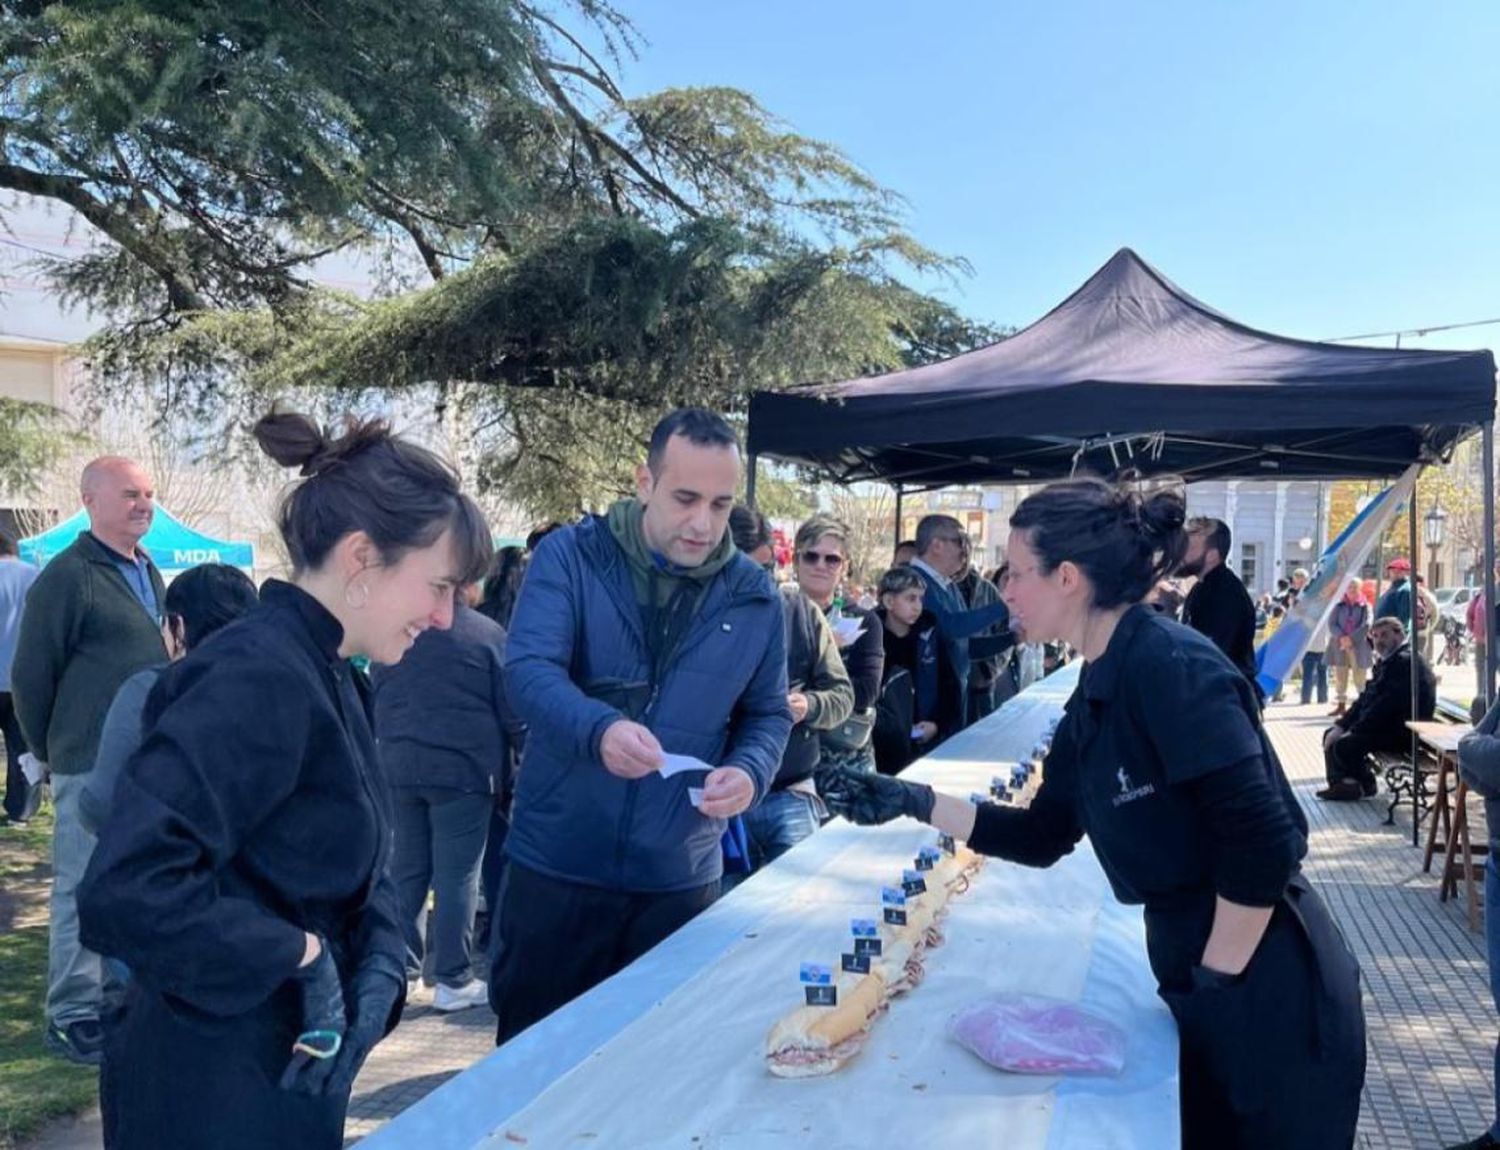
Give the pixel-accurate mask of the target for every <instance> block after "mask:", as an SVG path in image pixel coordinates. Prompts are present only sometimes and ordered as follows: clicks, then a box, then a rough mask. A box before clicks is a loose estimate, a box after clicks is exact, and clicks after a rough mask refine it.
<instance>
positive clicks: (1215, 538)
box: [1187, 515, 1234, 560]
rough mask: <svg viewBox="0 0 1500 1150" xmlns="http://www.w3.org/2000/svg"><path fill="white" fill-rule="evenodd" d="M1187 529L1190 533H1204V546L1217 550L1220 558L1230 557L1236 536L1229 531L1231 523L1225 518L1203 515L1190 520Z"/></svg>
mask: <svg viewBox="0 0 1500 1150" xmlns="http://www.w3.org/2000/svg"><path fill="white" fill-rule="evenodd" d="M1187 529H1188V534H1189V535H1202V536H1203V546H1204V547H1205V548H1207V549H1208V550H1210V551H1217V552H1218V553H1219V558H1220V559H1225V560H1227V559H1228V558H1229V548H1230V547H1231V546H1232V545H1233V543H1234V538H1233V536H1231V535H1230V533H1229V524H1227V523H1225V522H1224V520H1222V519H1212V518H1210V517H1208V516H1206V515H1203V516H1199V517H1198V518H1196V519H1193V520H1190V521H1189V522H1188V525H1187Z"/></svg>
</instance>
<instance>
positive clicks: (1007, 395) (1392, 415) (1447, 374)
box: [748, 248, 1497, 841]
mask: <svg viewBox="0 0 1500 1150" xmlns="http://www.w3.org/2000/svg"><path fill="white" fill-rule="evenodd" d="M1494 412H1495V360H1494V356H1493V355H1492V354H1491V353H1490V352H1488V351H1468V352H1455V351H1423V350H1402V349H1390V350H1388V349H1384V348H1368V347H1354V346H1346V345H1338V344H1327V343H1315V342H1311V341H1307V340H1296V339H1288V338H1286V337H1283V336H1278V335H1272V334H1269V333H1267V332H1262V331H1257V330H1255V329H1254V328H1250V327H1246V326H1245V325H1244V324H1241V323H1237V322H1236V321H1234V320H1232V319H1230V318H1229V317H1228V316H1225V315H1223V314H1221V313H1220V312H1217V311H1215V310H1214V309H1213V308H1210V307H1208V306H1207V305H1205V304H1203V303H1200V302H1199V301H1198V300H1196V299H1194V298H1193V297H1192V296H1190V295H1188V294H1187V293H1186V292H1184V291H1182V289H1180V288H1178V287H1177V286H1176V285H1175V284H1173V283H1172V282H1171V281H1170V280H1168V279H1167V278H1166V277H1165V276H1163V275H1161V273H1159V272H1158V271H1156V270H1155V269H1154V268H1152V267H1151V266H1150V265H1149V264H1147V263H1146V262H1145V261H1144V260H1142V259H1141V258H1140V257H1139V256H1137V255H1136V254H1135V253H1134V252H1133V251H1131V250H1130V249H1129V248H1122V249H1121V250H1120V251H1118V252H1116V253H1115V255H1114V256H1113V257H1112V258H1111V259H1110V260H1109V262H1108V263H1106V264H1105V265H1104V266H1103V267H1102V268H1100V269H1099V271H1097V272H1096V273H1094V275H1093V276H1091V277H1090V278H1089V280H1088V281H1087V282H1086V283H1085V284H1084V285H1083V286H1082V287H1080V288H1079V289H1078V290H1077V291H1076V292H1074V293H1073V294H1072V295H1071V296H1069V297H1068V298H1067V299H1066V300H1064V301H1063V302H1062V303H1061V304H1059V305H1058V306H1057V307H1055V308H1054V309H1053V310H1052V311H1050V312H1048V313H1047V314H1046V315H1045V316H1043V317H1042V318H1041V319H1040V320H1038V321H1037V322H1036V323H1034V324H1032V325H1031V326H1030V327H1028V328H1026V329H1025V330H1023V331H1021V332H1019V333H1017V334H1016V335H1014V336H1012V337H1010V338H1009V339H1007V340H1004V341H1002V342H1000V343H996V344H991V345H990V346H988V347H984V348H980V349H979V350H977V351H973V352H969V353H968V354H966V355H961V356H956V357H954V358H953V359H949V360H944V361H942V362H940V363H934V364H928V365H925V366H923V367H916V368H911V369H908V370H905V371H897V372H891V373H889V374H886V375H880V376H870V377H865V378H861V379H854V380H848V381H845V382H843V383H831V384H811V385H805V386H803V387H798V388H793V389H791V390H789V391H784V392H757V393H755V394H754V395H753V396H752V397H751V400H750V425H749V436H748V439H749V444H748V446H749V454H750V463H751V467H750V492H749V494H750V498H751V500H752V501H753V500H754V484H755V463H756V460H757V459H758V458H759V457H760V456H762V455H765V456H770V457H773V458H777V459H781V460H786V461H789V462H796V463H801V464H805V465H810V466H813V467H816V468H818V469H820V470H822V471H824V472H826V473H827V474H828V475H830V476H831V477H832V478H833V479H835V480H836V481H838V482H843V483H853V482H859V481H867V480H876V481H883V482H887V483H890V484H891V485H892V486H894V487H895V489H896V495H897V505H898V507H899V505H900V498H901V493H902V492H903V491H904V490H914V489H925V488H935V487H943V486H947V485H950V484H957V483H1035V482H1040V481H1045V480H1049V479H1057V478H1062V477H1065V476H1068V475H1071V474H1074V473H1075V472H1080V471H1082V472H1092V473H1096V474H1104V475H1112V474H1115V473H1117V472H1120V471H1123V470H1127V469H1129V470H1132V471H1135V472H1137V473H1139V474H1142V475H1163V474H1170V475H1179V476H1181V477H1183V478H1184V479H1185V480H1187V481H1189V482H1192V481H1197V480H1207V479H1226V478H1234V479H1273V480H1274V479H1346V478H1352V479H1385V478H1391V477H1394V476H1397V475H1399V474H1401V473H1402V472H1403V471H1405V470H1406V468H1408V467H1410V466H1411V465H1412V464H1414V463H1415V464H1430V463H1440V462H1443V461H1445V460H1446V459H1448V458H1449V456H1450V455H1451V452H1452V450H1453V447H1454V446H1455V445H1456V444H1457V443H1458V442H1459V441H1461V440H1462V439H1464V438H1466V437H1467V436H1469V435H1471V434H1473V433H1474V432H1475V431H1476V430H1479V431H1482V433H1483V436H1484V469H1485V476H1484V483H1485V493H1484V506H1485V563H1484V570H1485V576H1484V581H1485V586H1486V590H1487V594H1488V602H1490V603H1491V604H1493V603H1494V602H1495V597H1494V591H1495V588H1494V576H1493V572H1494V561H1495V556H1494V537H1495V532H1494V490H1493V476H1494V442H1493V427H1494V423H1493V421H1494ZM1408 530H1409V536H1410V546H1411V552H1412V562H1413V568H1414V570H1415V569H1416V561H1417V538H1416V499H1415V497H1413V499H1412V501H1411V504H1410V514H1409V529H1408ZM1489 629H1490V631H1491V634H1490V636H1489V642H1488V643H1487V645H1486V651H1487V657H1488V660H1489V667H1488V674H1487V675H1486V680H1485V681H1486V696H1487V697H1488V698H1492V697H1493V682H1494V669H1495V660H1496V654H1497V652H1496V650H1495V636H1494V634H1493V632H1494V629H1495V627H1494V611H1493V610H1492V611H1490V612H1489ZM1413 638H1416V636H1413ZM1415 691H1416V686H1415V679H1414V681H1413V697H1414V698H1415ZM1413 754H1414V755H1415V743H1414V744H1413ZM1418 805H1419V804H1418V803H1416V802H1414V803H1413V806H1414V807H1416V806H1418ZM1415 814H1416V812H1415V811H1414V822H1413V840H1414V841H1415V837H1416V825H1415Z"/></svg>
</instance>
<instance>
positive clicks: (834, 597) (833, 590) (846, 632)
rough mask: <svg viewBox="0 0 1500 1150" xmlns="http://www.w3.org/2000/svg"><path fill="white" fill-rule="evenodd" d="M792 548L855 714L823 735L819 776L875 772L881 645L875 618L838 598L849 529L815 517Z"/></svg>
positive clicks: (882, 664) (826, 517)
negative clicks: (830, 632) (850, 689)
mask: <svg viewBox="0 0 1500 1150" xmlns="http://www.w3.org/2000/svg"><path fill="white" fill-rule="evenodd" d="M794 546H795V549H796V551H795V559H794V570H795V572H796V577H797V586H798V587H800V588H802V593H803V594H804V595H806V596H807V597H808V598H809V599H811V600H812V601H813V602H814V603H816V604H817V605H818V607H819V609H821V610H822V612H823V614H824V616H825V617H827V619H828V621H829V624H830V625H831V626H832V627H833V628H834V638H835V640H836V641H837V643H838V647H839V654H840V655H841V656H843V660H844V670H845V671H847V672H848V673H849V679H850V681H851V682H852V683H853V684H854V711H853V713H852V714H850V716H849V717H848V718H847V719H845V720H844V721H843V722H842V723H840V724H839V725H838V726H836V727H832V728H830V729H828V730H825V731H824V732H823V737H822V742H823V756H822V761H821V763H820V764H819V768H818V773H819V774H820V775H821V774H823V773H825V772H827V771H830V770H838V769H844V770H852V771H873V770H874V769H875V750H874V747H873V745H872V742H871V737H870V736H871V733H872V731H873V729H874V726H875V703H876V701H877V700H878V699H879V697H880V680H881V676H882V674H883V673H884V671H885V645H884V643H883V642H882V639H881V633H880V630H881V628H880V620H879V619H877V618H875V616H874V613H873V612H871V611H867V610H865V609H864V608H863V607H861V606H859V605H858V604H857V603H853V602H850V601H849V599H848V597H846V596H840V594H839V588H840V585H841V583H842V581H843V580H844V579H846V578H848V575H849V528H848V526H847V525H846V524H844V523H842V522H840V521H839V520H837V519H835V518H833V516H831V515H814V516H812V518H810V519H809V520H808V521H807V522H806V523H804V524H802V526H801V527H799V528H797V537H796V540H795V542H794ZM840 620H846V622H840Z"/></svg>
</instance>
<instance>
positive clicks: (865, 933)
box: [849, 918, 880, 938]
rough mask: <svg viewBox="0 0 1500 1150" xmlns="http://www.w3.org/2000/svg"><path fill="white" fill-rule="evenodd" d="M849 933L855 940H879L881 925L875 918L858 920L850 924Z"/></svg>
mask: <svg viewBox="0 0 1500 1150" xmlns="http://www.w3.org/2000/svg"><path fill="white" fill-rule="evenodd" d="M849 933H850V934H852V935H853V936H854V937H855V938H879V937H880V924H879V923H878V922H876V921H875V920H874V919H873V918H857V919H855V920H854V921H853V922H851V923H850V924H849Z"/></svg>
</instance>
